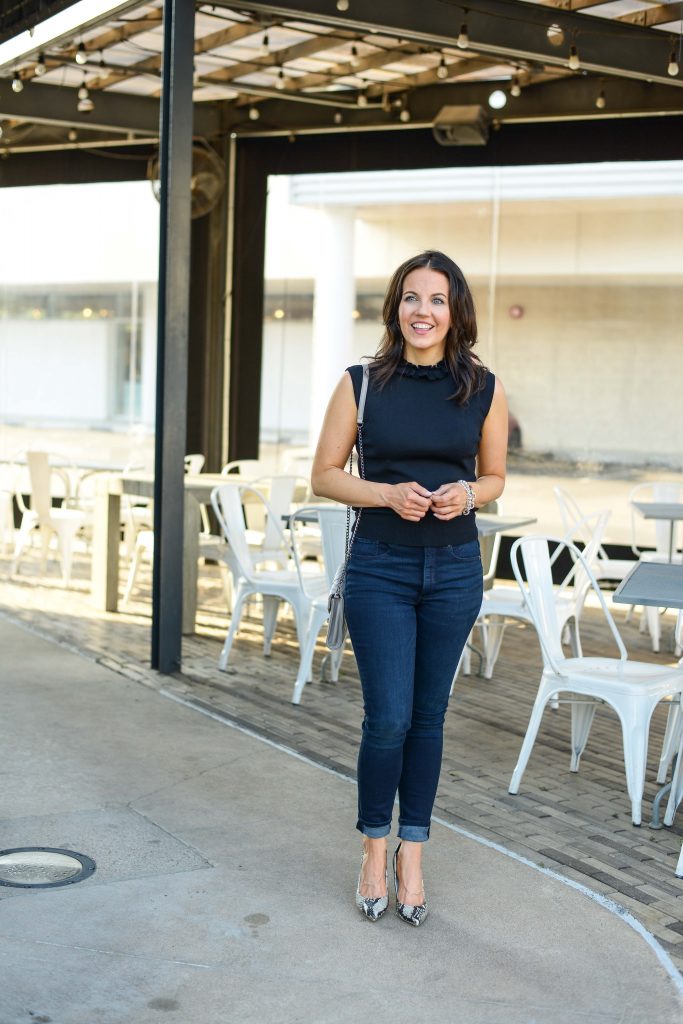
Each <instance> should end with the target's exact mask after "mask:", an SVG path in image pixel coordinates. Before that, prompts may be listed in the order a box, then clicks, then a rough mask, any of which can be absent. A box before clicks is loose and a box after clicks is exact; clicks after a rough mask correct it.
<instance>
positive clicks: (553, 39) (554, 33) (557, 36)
mask: <svg viewBox="0 0 683 1024" xmlns="http://www.w3.org/2000/svg"><path fill="white" fill-rule="evenodd" d="M545 34H546V36H547V37H548V42H549V43H550V45H551V46H562V43H563V42H564V29H562V28H560V26H559V25H550V26H549V27H548V28H547V29H546V33H545Z"/></svg>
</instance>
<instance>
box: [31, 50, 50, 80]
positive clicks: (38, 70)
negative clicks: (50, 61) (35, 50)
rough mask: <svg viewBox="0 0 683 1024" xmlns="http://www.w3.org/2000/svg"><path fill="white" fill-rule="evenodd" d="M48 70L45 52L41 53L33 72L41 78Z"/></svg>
mask: <svg viewBox="0 0 683 1024" xmlns="http://www.w3.org/2000/svg"><path fill="white" fill-rule="evenodd" d="M46 71H47V68H46V67H45V54H44V53H39V54H38V60H37V61H36V66H35V68H34V69H33V73H34V75H35V76H36V78H40V77H41V76H42V75H44V74H45V72H46Z"/></svg>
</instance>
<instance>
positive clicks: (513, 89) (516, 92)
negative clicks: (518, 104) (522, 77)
mask: <svg viewBox="0 0 683 1024" xmlns="http://www.w3.org/2000/svg"><path fill="white" fill-rule="evenodd" d="M510 95H511V96H515V97H517V96H521V95H522V87H521V85H520V84H519V79H518V78H517V75H515V76H514V78H513V79H512V83H511V85H510Z"/></svg>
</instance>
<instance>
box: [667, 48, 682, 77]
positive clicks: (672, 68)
mask: <svg viewBox="0 0 683 1024" xmlns="http://www.w3.org/2000/svg"><path fill="white" fill-rule="evenodd" d="M679 70H680V69H679V67H678V61H677V60H676V51H675V50H672V51H671V54H670V55H669V66H668V67H667V69H666V73H667V75H671V77H672V78H675V77H676V75H677V74H678V72H679Z"/></svg>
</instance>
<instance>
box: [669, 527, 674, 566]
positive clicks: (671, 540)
mask: <svg viewBox="0 0 683 1024" xmlns="http://www.w3.org/2000/svg"><path fill="white" fill-rule="evenodd" d="M673 560H674V521H673V519H672V520H671V522H670V523H669V561H670V562H673Z"/></svg>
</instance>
